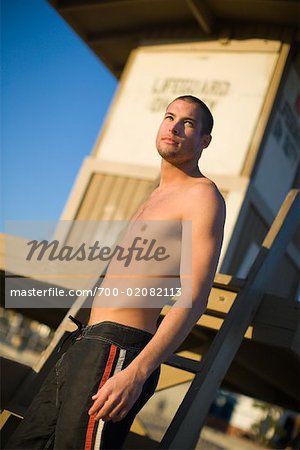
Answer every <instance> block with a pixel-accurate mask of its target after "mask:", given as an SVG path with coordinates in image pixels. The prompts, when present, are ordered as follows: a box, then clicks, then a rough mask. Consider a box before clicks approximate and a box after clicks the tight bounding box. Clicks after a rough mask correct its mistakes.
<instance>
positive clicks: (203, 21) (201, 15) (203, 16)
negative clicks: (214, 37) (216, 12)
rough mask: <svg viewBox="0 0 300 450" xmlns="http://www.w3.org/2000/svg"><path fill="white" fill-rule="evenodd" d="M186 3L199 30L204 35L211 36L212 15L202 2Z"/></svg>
mask: <svg viewBox="0 0 300 450" xmlns="http://www.w3.org/2000/svg"><path fill="white" fill-rule="evenodd" d="M186 3H187V5H188V7H189V8H190V10H191V11H192V13H193V16H194V17H195V19H196V21H197V22H198V24H199V25H200V28H201V30H203V31H204V33H206V34H211V32H212V28H213V22H214V20H213V15H212V13H211V11H210V10H209V8H208V6H207V5H206V3H205V1H204V0H186Z"/></svg>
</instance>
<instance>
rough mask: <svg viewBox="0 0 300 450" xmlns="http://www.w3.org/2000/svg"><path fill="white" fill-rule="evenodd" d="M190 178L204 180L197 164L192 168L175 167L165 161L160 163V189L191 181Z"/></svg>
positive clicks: (187, 166) (186, 166)
mask: <svg viewBox="0 0 300 450" xmlns="http://www.w3.org/2000/svg"><path fill="white" fill-rule="evenodd" d="M192 178H204V175H203V174H202V173H201V172H200V170H199V167H198V164H197V165H194V166H189V165H188V164H187V165H185V166H183V165H182V166H180V167H177V166H175V165H173V164H171V163H169V162H168V161H166V160H164V159H163V160H162V162H161V170H160V183H159V187H160V188H168V187H172V186H178V185H180V184H184V183H186V182H188V181H191V179H192Z"/></svg>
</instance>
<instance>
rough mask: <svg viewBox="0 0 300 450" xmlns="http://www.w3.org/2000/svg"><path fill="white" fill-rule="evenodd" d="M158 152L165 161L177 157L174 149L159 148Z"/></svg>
mask: <svg viewBox="0 0 300 450" xmlns="http://www.w3.org/2000/svg"><path fill="white" fill-rule="evenodd" d="M158 153H159V155H160V156H161V157H162V158H163V159H165V160H167V161H169V160H174V159H176V158H177V152H174V151H161V150H158Z"/></svg>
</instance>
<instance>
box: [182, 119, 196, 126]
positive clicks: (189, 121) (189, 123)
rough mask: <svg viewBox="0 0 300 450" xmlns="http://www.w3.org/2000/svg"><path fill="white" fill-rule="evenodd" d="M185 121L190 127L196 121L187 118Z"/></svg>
mask: <svg viewBox="0 0 300 450" xmlns="http://www.w3.org/2000/svg"><path fill="white" fill-rule="evenodd" d="M184 123H185V124H187V125H188V126H189V127H193V126H194V123H193V122H192V121H191V120H186V121H185V122H184Z"/></svg>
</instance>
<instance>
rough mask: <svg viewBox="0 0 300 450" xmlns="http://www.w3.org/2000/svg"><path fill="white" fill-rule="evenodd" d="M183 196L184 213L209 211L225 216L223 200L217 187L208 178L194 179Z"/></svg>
mask: <svg viewBox="0 0 300 450" xmlns="http://www.w3.org/2000/svg"><path fill="white" fill-rule="evenodd" d="M185 194H186V195H185V205H186V211H188V212H193V213H197V211H199V212H201V210H205V211H207V210H208V209H209V210H211V211H215V212H218V213H219V214H222V215H225V211H226V204H225V199H224V197H223V195H222V194H221V192H220V190H219V189H218V187H217V185H216V184H215V183H214V182H213V181H212V180H210V179H209V178H206V177H205V178H197V179H195V181H194V182H193V183H191V185H190V186H189V188H188V189H187V190H186V193H185Z"/></svg>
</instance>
